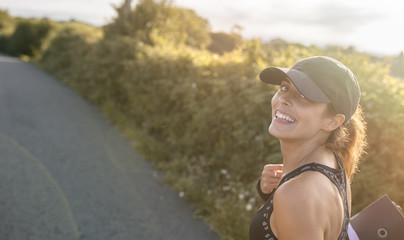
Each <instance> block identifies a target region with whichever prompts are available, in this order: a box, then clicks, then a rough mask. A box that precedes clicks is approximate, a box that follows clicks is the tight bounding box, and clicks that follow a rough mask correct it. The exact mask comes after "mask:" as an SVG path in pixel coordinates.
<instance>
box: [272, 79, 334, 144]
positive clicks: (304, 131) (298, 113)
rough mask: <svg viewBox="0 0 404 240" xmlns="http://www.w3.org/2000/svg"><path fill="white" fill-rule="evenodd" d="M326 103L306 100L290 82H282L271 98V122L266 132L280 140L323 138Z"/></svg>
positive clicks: (326, 116)
mask: <svg viewBox="0 0 404 240" xmlns="http://www.w3.org/2000/svg"><path fill="white" fill-rule="evenodd" d="M326 111H327V103H317V102H312V101H310V100H308V99H306V98H305V97H304V96H303V95H302V94H301V93H300V92H299V91H298V90H297V89H296V88H295V86H294V85H293V83H292V82H290V81H282V83H281V85H280V89H279V90H278V92H276V94H275V95H274V97H273V98H272V122H271V125H270V126H269V129H268V132H269V133H270V134H271V135H272V136H274V137H276V138H278V139H280V140H305V139H311V138H313V137H316V136H318V137H320V136H324V134H325V133H326V132H324V131H323V126H324V124H325V123H326V120H327V118H329V116H328V115H327V114H326Z"/></svg>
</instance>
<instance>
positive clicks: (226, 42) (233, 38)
mask: <svg viewBox="0 0 404 240" xmlns="http://www.w3.org/2000/svg"><path fill="white" fill-rule="evenodd" d="M210 36H211V38H212V43H211V44H210V46H209V47H208V49H209V51H211V52H214V53H218V54H223V53H225V52H230V51H233V50H234V49H235V48H236V47H237V46H238V45H239V44H240V43H241V42H242V38H241V36H240V35H239V34H236V33H230V34H229V33H225V32H216V33H211V34H210Z"/></svg>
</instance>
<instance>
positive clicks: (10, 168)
mask: <svg viewBox="0 0 404 240" xmlns="http://www.w3.org/2000/svg"><path fill="white" fill-rule="evenodd" d="M156 176H158V174H156V172H155V171H154V170H153V169H152V167H151V166H150V164H149V163H148V162H147V161H145V160H144V159H142V158H141V157H140V156H138V155H137V154H136V153H135V152H134V151H133V150H132V148H131V147H130V145H129V143H128V142H127V141H126V140H125V139H124V138H123V137H122V136H121V135H120V134H119V132H118V131H117V130H116V128H115V127H113V126H111V125H109V124H108V122H107V121H106V120H105V119H104V118H103V117H102V116H101V115H100V113H99V112H98V111H97V110H96V109H95V108H94V107H92V106H91V105H90V104H88V103H87V102H86V101H85V100H83V99H82V98H81V97H80V96H78V95H77V94H76V93H75V92H73V91H72V90H70V89H69V88H67V87H65V86H63V85H61V84H60V83H58V82H57V81H56V80H55V79H53V78H52V77H50V76H49V75H47V74H46V73H44V72H42V71H40V70H38V69H37V68H35V67H34V66H32V65H31V64H29V63H24V62H21V61H19V60H17V59H15V58H10V57H7V56H4V55H0V239H2V240H3V239H4V240H14V239H15V240H25V239H30V240H31V239H32V240H36V239H38V240H39V239H40V240H47V239H51V240H58V239H62V240H65V239H69V240H70V239H80V240H104V239H105V240H130V239H136V240H143V239H145V240H146V239H147V240H154V239H156V240H157V239H159V240H162V239H164V240H182V239H184V240H191V239H192V240H199V239H200V240H205V239H206V240H213V239H218V237H217V236H216V235H215V234H214V233H213V232H212V231H210V229H209V227H208V226H207V225H206V224H204V223H203V222H201V221H199V220H196V219H194V218H193V217H192V210H191V208H190V207H189V205H187V204H186V203H185V202H184V201H183V200H182V199H181V198H179V197H178V194H177V193H175V192H174V191H172V190H170V189H168V188H167V187H164V186H163V185H162V184H161V182H160V181H159V177H156Z"/></svg>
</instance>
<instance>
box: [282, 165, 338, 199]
mask: <svg viewBox="0 0 404 240" xmlns="http://www.w3.org/2000/svg"><path fill="white" fill-rule="evenodd" d="M334 187H335V186H334V184H333V183H332V182H331V181H330V179H329V178H328V177H327V176H325V175H324V174H323V173H321V172H318V171H307V172H302V173H300V174H299V175H297V176H295V177H293V178H292V179H289V180H288V181H286V182H284V183H283V184H281V185H280V186H279V188H278V189H277V191H276V195H277V196H278V197H282V198H288V199H301V200H305V199H306V198H307V200H309V201H310V202H316V200H319V201H322V200H324V197H326V196H327V195H328V194H331V196H334V194H335V193H337V192H335V189H334Z"/></svg>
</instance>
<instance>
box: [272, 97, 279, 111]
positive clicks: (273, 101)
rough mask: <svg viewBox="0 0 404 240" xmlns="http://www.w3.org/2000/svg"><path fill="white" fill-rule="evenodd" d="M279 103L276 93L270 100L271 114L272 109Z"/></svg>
mask: <svg viewBox="0 0 404 240" xmlns="http://www.w3.org/2000/svg"><path fill="white" fill-rule="evenodd" d="M278 102H279V96H278V93H276V94H275V95H274V96H273V97H272V100H271V107H272V112H273V111H274V108H275V107H276V106H277V105H278Z"/></svg>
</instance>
